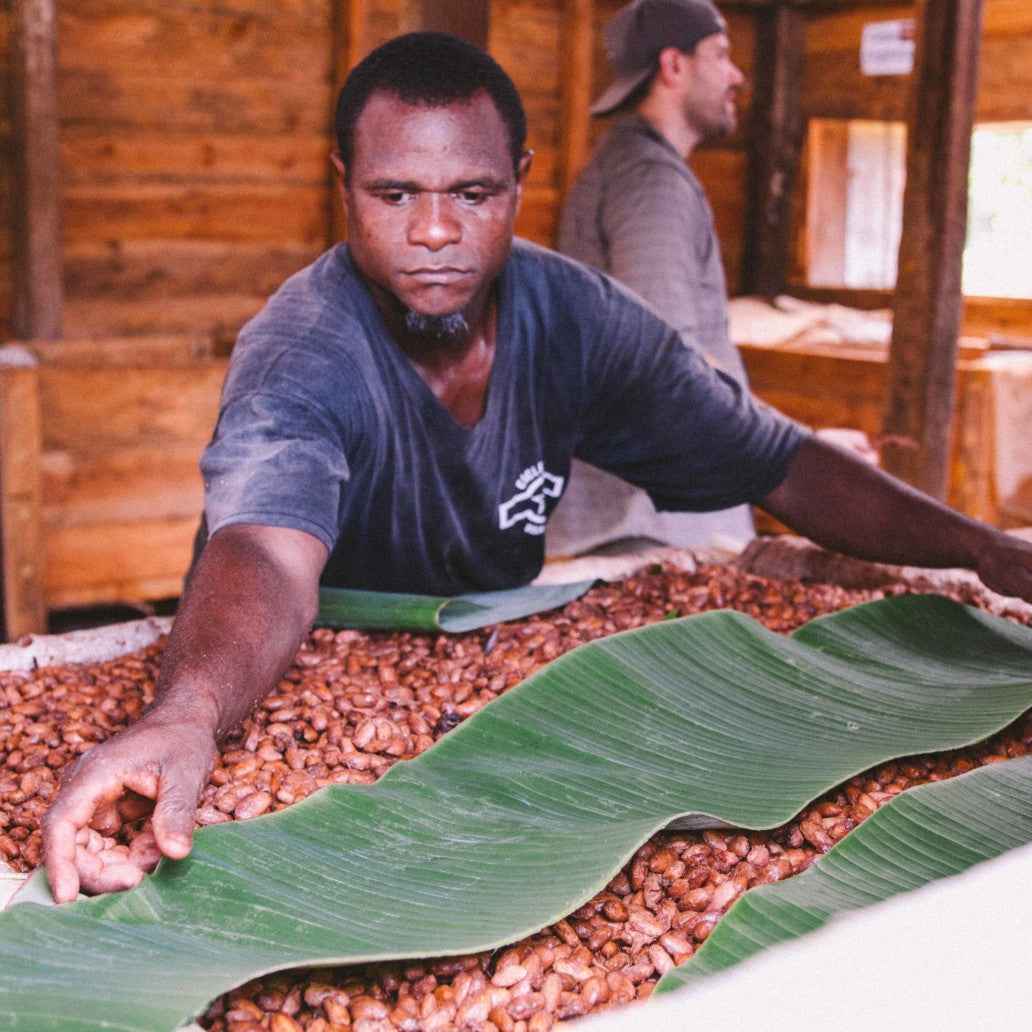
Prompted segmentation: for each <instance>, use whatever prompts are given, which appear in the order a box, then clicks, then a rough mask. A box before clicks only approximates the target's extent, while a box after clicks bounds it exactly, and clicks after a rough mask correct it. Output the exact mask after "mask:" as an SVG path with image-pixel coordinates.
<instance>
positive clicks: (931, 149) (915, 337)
mask: <svg viewBox="0 0 1032 1032" xmlns="http://www.w3.org/2000/svg"><path fill="white" fill-rule="evenodd" d="M915 14H916V29H917V51H916V55H915V65H914V78H913V83H912V86H911V90H912V92H911V99H910V108H909V117H908V127H907V132H908V136H907V183H906V188H905V190H904V194H903V236H902V239H901V241H900V248H899V276H898V279H897V282H896V295H895V302H894V304H893V326H892V344H891V347H890V353H889V385H888V392H887V404H886V414H885V423H884V433H885V436H886V438H887V443H886V445H885V446H884V448H883V460H884V463H885V466H886V468H887V469H888V470H889V471H890V472H892V473H894V474H896V475H897V476H899V477H902V478H903V479H904V480H906V481H908V482H909V483H911V484H913V485H914V486H915V487H918V488H920V489H921V490H923V491H925V492H927V493H928V494H930V495H932V496H933V497H935V498H939V499H943V498H945V496H946V488H947V485H948V482H949V456H950V430H951V424H952V419H953V406H954V386H955V381H956V364H957V334H958V330H959V328H960V316H961V305H962V295H961V287H960V273H961V258H962V255H963V251H964V236H965V231H966V228H967V194H968V189H967V185H968V164H969V161H970V153H971V127H972V121H973V118H974V106H975V94H976V91H977V85H978V55H979V49H980V42H981V36H982V0H919V2H918V4H917V9H916V12H915Z"/></svg>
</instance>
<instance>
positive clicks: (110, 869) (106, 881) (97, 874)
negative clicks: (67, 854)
mask: <svg viewBox="0 0 1032 1032" xmlns="http://www.w3.org/2000/svg"><path fill="white" fill-rule="evenodd" d="M78 864H79V871H80V872H81V876H82V888H83V891H85V892H89V893H100V892H121V891H122V890H123V889H131V888H133V887H134V886H136V885H139V884H140V882H141V881H142V880H143V869H142V868H140V867H138V866H137V865H136V864H135V863H133V861H132V860H130V859H129V858H128V857H127V856H125V855H124V854H118V855H116V856H109V857H101V856H100V855H98V854H97V853H92V852H90V851H89V850H86V849H80V850H79V856H78ZM55 898H56V896H55ZM72 898H73V899H74V897H72ZM61 902H63V901H61Z"/></svg>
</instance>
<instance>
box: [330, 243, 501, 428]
mask: <svg viewBox="0 0 1032 1032" xmlns="http://www.w3.org/2000/svg"><path fill="white" fill-rule="evenodd" d="M348 261H349V263H350V265H351V268H352V271H353V273H354V276H355V279H356V280H357V282H358V284H359V285H360V286H361V288H362V297H363V301H364V304H365V306H366V308H367V311H368V312H369V315H370V318H371V325H372V326H373V327H374V328H375V331H376V334H375V338H376V339H375V340H374V341H372V342H371V343H372V344H373V347H374V350H375V351H377V352H378V353H379V354H380V355H381V356H382V357H383V358H385V359H386V360H387V362H388V363H389V364H390V366H391V367H392V368H393V369H394V370H395V372H396V374H397V376H398V378H399V380H400V381H401V383H402V385H403V386H404V388H405V392H406V394H407V395H408V397H409V399H410V400H411V401H412V403H413V406H414V408H415V410H416V411H417V412H418V413H419V415H420V418H421V420H422V421H423V423H424V425H425V426H426V427H427V428H428V429H432V430H433V431H434V432H436V433H438V434H442V435H445V436H449V437H452V438H455V439H457V440H461V441H467V440H469V439H470V438H471V437H472V436H474V435H478V432H479V431H480V428H481V427H483V426H485V425H486V424H490V423H491V422H492V420H493V419H494V417H495V413H496V411H497V409H498V406H499V405H500V404H501V403H502V401H501V398H500V397H499V394H500V392H501V384H503V383H504V382H505V381H506V379H507V378H508V377H507V369H508V365H509V361H510V357H511V340H512V325H513V324H512V318H513V316H512V257H511V255H510V257H509V259H508V261H506V263H505V265H504V266H503V267H502V271H501V272H500V273H499V275H498V283H497V290H498V300H497V306H498V311H497V316H496V327H495V348H494V356H493V358H492V360H491V372H490V375H489V376H488V381H487V392H486V396H485V399H484V412H483V414H482V415H481V417H480V418H479V419H478V420H477V421H476V423H474V424H473V425H472V426H469V427H467V426H463V425H462V424H461V423H459V422H458V421H457V420H456V419H455V417H454V416H453V415H452V414H451V412H450V411H449V410H448V407H447V406H446V405H445V404H444V402H442V401H441V399H440V398H438V397H437V395H436V394H434V392H433V391H432V390H431V389H430V387H429V386H428V385H427V383H426V381H425V380H424V379H423V378H422V377H421V376H420V375H419V372H418V371H417V370H416V367H415V366H414V365H413V364H412V362H411V360H410V359H409V358H408V356H407V355H406V354H405V352H404V351H402V350H401V348H400V347H399V346H398V344H397V342H396V341H395V340H394V338H393V337H392V336H391V333H390V331H389V330H388V329H387V324H386V322H385V321H384V318H383V314H382V313H381V312H380V309H379V308H378V307H377V304H376V302H375V300H373V296H372V294H371V293H370V292H369V289H368V287H366V285H365V283H364V282H363V280H362V277H361V276H360V275H359V272H358V270H357V268H355V264H354V261H353V259H352V258H351V253H350V251H349V252H348Z"/></svg>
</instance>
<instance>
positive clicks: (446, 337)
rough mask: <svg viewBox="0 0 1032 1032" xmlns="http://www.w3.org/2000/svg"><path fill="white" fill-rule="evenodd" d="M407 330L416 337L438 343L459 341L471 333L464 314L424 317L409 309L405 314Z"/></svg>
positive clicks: (420, 313)
mask: <svg viewBox="0 0 1032 1032" xmlns="http://www.w3.org/2000/svg"><path fill="white" fill-rule="evenodd" d="M405 329H407V330H408V331H409V333H411V334H413V335H414V336H416V337H423V338H425V339H429V340H436V341H457V340H460V339H461V338H462V337H464V336H465V335H466V334H467V333H469V323H468V322H467V321H466V315H465V313H464V312H451V313H449V314H448V315H423V313H422V312H414V311H412V309H409V310H408V311H407V312H406V313H405Z"/></svg>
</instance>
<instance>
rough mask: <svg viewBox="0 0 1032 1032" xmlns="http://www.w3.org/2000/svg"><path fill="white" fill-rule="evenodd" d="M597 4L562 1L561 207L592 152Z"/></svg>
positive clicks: (591, 0) (571, 0)
mask: <svg viewBox="0 0 1032 1032" xmlns="http://www.w3.org/2000/svg"><path fill="white" fill-rule="evenodd" d="M594 19H595V3H594V0H563V6H562V35H561V37H560V43H559V47H560V62H561V64H562V78H561V79H560V82H561V89H562V95H561V97H560V102H559V103H560V110H559V154H558V166H559V167H558V173H559V184H558V185H559V203H560V204H562V202H563V199H564V198H565V197H566V193H567V191H568V190H569V189H570V187H571V186H573V184H574V181H575V180H576V178H577V176H578V174H579V173H580V171H581V169H582V168H583V167H584V165H585V164H586V162H587V160H588V157H589V154H590V150H591V143H590V140H591V115H590V114H589V113H588V108H589V107H591V83H592V58H593V57H594V38H593V35H594V34H593V26H594Z"/></svg>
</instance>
